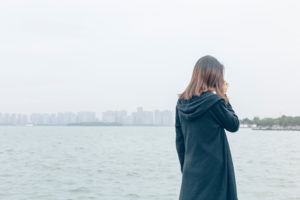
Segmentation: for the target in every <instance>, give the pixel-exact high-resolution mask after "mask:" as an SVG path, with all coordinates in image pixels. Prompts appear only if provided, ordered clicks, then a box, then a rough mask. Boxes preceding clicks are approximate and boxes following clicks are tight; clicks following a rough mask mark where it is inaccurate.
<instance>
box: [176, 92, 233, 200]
mask: <svg viewBox="0 0 300 200" xmlns="http://www.w3.org/2000/svg"><path fill="white" fill-rule="evenodd" d="M175 129H176V149H177V154H178V158H179V163H180V167H181V173H182V182H181V188H180V194H179V199H180V200H237V199H238V197H237V191H236V182H235V174H234V167H233V162H232V158H231V153H230V148H229V144H228V141H227V137H226V134H225V130H227V131H229V132H236V131H238V129H239V119H238V116H237V115H236V114H235V112H234V110H233V109H232V106H231V105H230V103H227V104H226V102H225V100H224V99H223V98H222V97H220V96H219V95H217V94H215V93H212V92H210V91H206V92H202V93H201V95H200V96H196V95H194V96H193V97H192V98H191V99H189V100H185V99H178V101H177V105H176V123H175Z"/></svg>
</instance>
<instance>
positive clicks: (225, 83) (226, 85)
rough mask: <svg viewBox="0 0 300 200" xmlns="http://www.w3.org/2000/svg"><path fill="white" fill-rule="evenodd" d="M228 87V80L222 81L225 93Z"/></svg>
mask: <svg viewBox="0 0 300 200" xmlns="http://www.w3.org/2000/svg"><path fill="white" fill-rule="evenodd" d="M228 87H229V84H228V82H227V81H224V85H223V91H224V94H226V93H227V89H228Z"/></svg>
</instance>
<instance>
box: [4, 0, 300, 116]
mask: <svg viewBox="0 0 300 200" xmlns="http://www.w3.org/2000/svg"><path fill="white" fill-rule="evenodd" d="M299 10H300V3H299V1H296V0H295V1H289V0H285V1H274V0H273V1H258V0H256V1H253V0H247V1H226V2H225V1H213V0H207V1H186V0H185V1H175V0H126V1H124V0H107V1H96V0H95V1H91V0H85V1H78V0H70V1H63V0H57V1H55V0H47V1H42V0H36V1H24V0H23V1H21V0H20V1H14V0H7V1H1V3H0V27H1V29H0V67H1V73H0V92H1V97H0V98H1V103H0V112H24V113H31V112H58V111H75V112H78V111H86V110H90V111H95V112H97V113H100V112H103V111H106V110H109V109H111V110H121V109H125V110H128V111H129V112H132V111H134V110H135V109H136V107H137V106H143V107H144V110H154V109H169V110H174V108H175V104H176V101H177V93H180V92H182V91H183V90H184V89H185V88H186V86H187V84H188V83H189V80H190V78H191V74H192V70H193V67H194V64H195V62H196V61H197V59H198V58H199V57H201V56H204V55H207V54H210V55H213V56H215V57H217V58H218V59H219V60H220V61H221V62H222V63H223V64H224V65H225V78H226V80H227V81H228V82H229V84H230V87H229V89H228V96H229V98H230V101H231V103H232V106H233V107H234V109H235V110H236V112H237V114H238V115H239V116H240V117H253V116H259V117H268V116H270V117H277V116H279V115H281V114H287V115H300V106H299V102H300V94H299V86H300V56H299V52H300V26H299V19H300V12H299Z"/></svg>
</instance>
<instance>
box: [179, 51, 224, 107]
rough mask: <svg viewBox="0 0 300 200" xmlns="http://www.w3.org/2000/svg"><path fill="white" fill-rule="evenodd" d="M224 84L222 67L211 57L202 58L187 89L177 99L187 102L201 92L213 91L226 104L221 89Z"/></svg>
mask: <svg viewBox="0 0 300 200" xmlns="http://www.w3.org/2000/svg"><path fill="white" fill-rule="evenodd" d="M224 82H225V81H224V66H223V65H222V64H221V63H220V62H219V61H218V60H217V59H216V58H214V57H213V56H210V55H207V56H203V57H201V58H200V59H199V60H198V61H197V62H196V64H195V67H194V70H193V74H192V78H191V81H190V83H189V84H188V86H187V88H186V89H185V90H184V92H182V93H180V94H178V97H179V98H183V99H186V100H188V99H190V98H192V96H193V95H196V96H200V94H201V93H202V92H206V91H211V92H214V91H215V92H216V94H218V95H219V96H221V97H222V98H223V99H224V100H225V102H226V103H228V101H229V100H228V98H227V96H226V94H225V92H224V89H223V85H224Z"/></svg>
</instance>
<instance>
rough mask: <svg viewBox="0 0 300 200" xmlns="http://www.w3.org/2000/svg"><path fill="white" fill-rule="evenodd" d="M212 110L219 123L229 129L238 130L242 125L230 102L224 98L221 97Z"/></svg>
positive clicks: (231, 130)
mask: <svg viewBox="0 0 300 200" xmlns="http://www.w3.org/2000/svg"><path fill="white" fill-rule="evenodd" d="M212 112H213V116H214V117H215V118H216V120H217V121H218V123H219V124H220V125H221V126H222V127H223V128H225V129H226V130H227V131H229V132H236V131H238V129H239V127H240V122H239V118H238V116H237V115H236V113H235V112H234V110H233V108H232V106H231V104H230V103H229V102H228V103H226V102H225V100H224V99H221V100H220V101H218V102H217V103H216V104H215V105H214V106H213V107H212Z"/></svg>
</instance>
